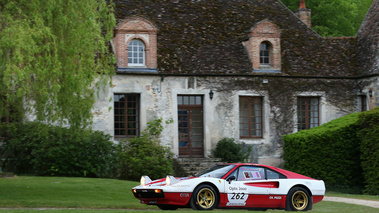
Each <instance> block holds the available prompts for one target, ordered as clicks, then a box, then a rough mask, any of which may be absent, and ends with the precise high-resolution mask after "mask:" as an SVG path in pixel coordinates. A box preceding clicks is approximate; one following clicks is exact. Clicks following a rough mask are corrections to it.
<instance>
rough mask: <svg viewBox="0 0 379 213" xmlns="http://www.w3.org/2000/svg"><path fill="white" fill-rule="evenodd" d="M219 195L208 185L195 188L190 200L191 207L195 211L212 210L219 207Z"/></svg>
mask: <svg viewBox="0 0 379 213" xmlns="http://www.w3.org/2000/svg"><path fill="white" fill-rule="evenodd" d="M219 197H220V196H219V194H218V193H217V191H216V190H215V189H214V188H213V187H212V186H210V185H208V184H203V185H200V186H198V187H196V188H195V190H194V191H193V193H192V196H191V199H190V206H191V208H192V209H194V210H212V209H214V208H216V207H217V206H218V203H219V199H220V198H219Z"/></svg>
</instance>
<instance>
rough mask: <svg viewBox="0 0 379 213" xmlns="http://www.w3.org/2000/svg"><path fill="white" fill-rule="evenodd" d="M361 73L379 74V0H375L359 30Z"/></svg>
mask: <svg viewBox="0 0 379 213" xmlns="http://www.w3.org/2000/svg"><path fill="white" fill-rule="evenodd" d="M358 45H359V62H360V67H361V68H362V69H361V70H362V73H361V74H379V0H374V1H373V3H372V5H371V8H370V10H369V11H368V13H367V15H366V18H365V20H364V21H363V24H362V26H361V28H360V30H359V32H358Z"/></svg>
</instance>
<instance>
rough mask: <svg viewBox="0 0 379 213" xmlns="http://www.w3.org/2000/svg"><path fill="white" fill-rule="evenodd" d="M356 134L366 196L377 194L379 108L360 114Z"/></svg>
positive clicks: (378, 185)
mask: <svg viewBox="0 0 379 213" xmlns="http://www.w3.org/2000/svg"><path fill="white" fill-rule="evenodd" d="M358 125H359V126H361V128H362V129H361V131H360V132H359V133H358V135H359V138H360V139H361V141H362V142H361V151H362V155H361V160H362V169H363V174H364V178H365V184H366V185H365V190H364V192H365V193H367V194H373V195H378V194H379V170H378V167H379V143H378V142H379V107H377V108H375V109H373V110H370V111H367V112H364V113H361V114H360V115H359V120H358Z"/></svg>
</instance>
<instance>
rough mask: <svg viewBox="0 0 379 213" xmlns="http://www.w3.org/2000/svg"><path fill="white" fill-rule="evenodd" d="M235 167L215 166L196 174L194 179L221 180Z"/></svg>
mask: <svg viewBox="0 0 379 213" xmlns="http://www.w3.org/2000/svg"><path fill="white" fill-rule="evenodd" d="M235 166H236V165H216V166H214V167H211V168H209V169H207V170H205V171H202V172H200V173H199V174H196V175H195V177H212V178H222V177H223V176H224V175H226V173H228V172H229V171H230V170H231V169H232V168H234V167H235Z"/></svg>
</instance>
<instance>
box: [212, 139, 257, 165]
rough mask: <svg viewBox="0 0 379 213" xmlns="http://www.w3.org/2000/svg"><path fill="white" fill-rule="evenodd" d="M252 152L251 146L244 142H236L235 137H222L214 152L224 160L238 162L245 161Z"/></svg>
mask: <svg viewBox="0 0 379 213" xmlns="http://www.w3.org/2000/svg"><path fill="white" fill-rule="evenodd" d="M250 153H251V146H245V144H244V143H239V142H235V141H234V139H233V138H223V139H221V140H220V141H219V142H218V143H217V145H216V148H215V149H214V150H212V154H213V156H214V157H216V158H221V160H222V161H223V162H228V163H237V162H245V161H246V160H247V159H248V158H249V156H250Z"/></svg>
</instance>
